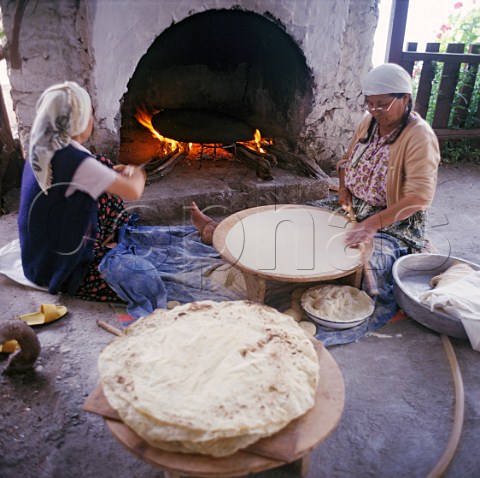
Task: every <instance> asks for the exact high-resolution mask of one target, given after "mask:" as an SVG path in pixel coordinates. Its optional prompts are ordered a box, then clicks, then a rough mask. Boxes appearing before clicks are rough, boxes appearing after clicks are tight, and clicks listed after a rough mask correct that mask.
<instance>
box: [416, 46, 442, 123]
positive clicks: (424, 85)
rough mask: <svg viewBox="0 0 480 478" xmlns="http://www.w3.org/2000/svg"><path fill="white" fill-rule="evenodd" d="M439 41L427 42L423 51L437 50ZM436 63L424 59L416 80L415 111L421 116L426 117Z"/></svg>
mask: <svg viewBox="0 0 480 478" xmlns="http://www.w3.org/2000/svg"><path fill="white" fill-rule="evenodd" d="M439 49H440V43H427V46H426V48H425V51H428V52H438V51H439ZM435 65H436V63H435V62H433V61H424V62H423V66H422V71H421V73H420V80H419V81H418V90H417V96H416V98H415V111H416V112H417V113H418V114H419V115H420V116H421V117H422V118H424V119H425V118H426V117H427V113H428V106H429V104H430V95H431V94H432V81H433V79H434V78H435V71H436V68H435Z"/></svg>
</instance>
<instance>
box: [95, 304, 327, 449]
mask: <svg viewBox="0 0 480 478" xmlns="http://www.w3.org/2000/svg"><path fill="white" fill-rule="evenodd" d="M98 365H99V371H100V378H101V382H102V386H103V391H104V393H105V396H106V398H107V400H108V402H109V403H110V405H111V406H112V407H113V408H114V409H115V410H117V412H118V413H119V415H120V417H121V419H122V420H123V421H124V423H125V424H127V425H128V426H129V427H130V428H132V429H133V430H134V431H135V432H136V433H137V434H138V435H140V436H141V437H142V438H144V439H145V441H147V442H148V443H149V444H150V445H152V446H155V447H159V448H162V449H167V450H170V451H181V452H190V453H192V452H193V453H204V454H211V455H214V456H226V455H229V454H232V453H235V452H236V451H237V450H239V449H241V448H244V447H246V446H248V445H250V444H252V443H254V442H255V441H257V440H258V439H260V438H262V437H265V436H269V435H272V434H273V433H275V432H277V431H279V430H280V429H282V428H283V427H285V426H286V425H287V424H288V423H289V422H290V421H291V420H293V419H295V418H297V417H299V416H301V415H303V414H304V413H305V412H306V411H308V410H309V409H310V408H312V407H313V405H314V397H315V391H316V388H317V384H318V358H317V354H316V352H315V349H314V347H313V344H312V343H311V341H310V340H309V339H308V337H307V336H306V335H305V332H304V331H303V330H302V329H301V328H300V327H299V326H298V324H297V323H296V322H295V320H294V319H292V318H291V317H289V316H287V315H285V314H282V313H280V312H278V311H277V310H275V309H273V308H270V307H267V306H263V305H259V304H254V303H251V302H248V301H231V302H211V301H202V302H194V303H191V304H185V305H181V306H177V307H175V308H174V309H171V310H158V311H156V312H154V313H153V314H152V315H150V316H148V317H145V318H143V319H140V320H139V321H137V322H136V323H134V324H133V325H131V326H130V327H129V328H128V329H127V331H126V334H125V335H124V336H121V337H118V338H117V339H115V340H114V341H113V342H112V343H111V344H110V345H108V346H107V347H106V348H105V349H104V350H103V351H102V352H101V354H100V357H99V361H98Z"/></svg>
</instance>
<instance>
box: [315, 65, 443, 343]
mask: <svg viewBox="0 0 480 478" xmlns="http://www.w3.org/2000/svg"><path fill="white" fill-rule="evenodd" d="M362 90H363V94H364V95H365V102H366V110H367V111H366V113H365V116H364V117H363V119H362V120H361V121H360V124H359V125H358V126H357V128H356V130H355V133H354V135H353V139H352V140H351V142H350V145H349V147H348V149H347V151H346V152H345V154H344V155H343V157H342V159H341V160H340V161H339V162H338V164H337V170H338V176H339V183H340V185H339V191H338V197H337V196H334V197H332V198H328V199H325V200H322V201H315V202H314V203H312V204H313V205H315V206H320V207H324V208H330V209H334V210H339V209H340V210H342V209H343V210H345V211H348V212H349V213H350V214H351V213H352V212H353V213H354V215H355V219H356V221H357V222H356V224H354V225H353V227H352V228H351V229H349V231H348V232H347V234H346V242H347V243H348V244H351V245H356V244H360V243H365V242H373V246H374V247H373V253H372V256H371V258H370V261H369V264H367V267H368V268H369V269H370V271H369V272H371V275H373V278H374V281H375V282H376V284H375V285H376V286H377V289H378V294H377V295H376V297H375V312H374V314H373V316H372V317H371V318H370V319H369V321H367V322H366V323H364V324H361V325H359V326H358V327H354V328H353V329H348V330H342V331H337V332H331V331H322V330H321V328H320V327H318V328H317V335H316V337H317V338H318V339H319V340H322V341H323V342H324V343H325V344H326V345H332V344H339V343H348V342H351V341H353V340H357V339H358V338H359V337H361V336H362V335H363V334H365V333H366V332H368V331H372V330H375V329H377V328H378V327H380V326H382V325H383V324H385V323H386V322H388V320H390V319H391V318H392V317H393V316H394V315H395V313H396V311H397V310H398V306H397V304H396V302H395V298H394V295H393V284H394V281H393V276H392V266H393V263H394V262H395V261H396V259H398V258H399V257H401V256H403V255H405V254H409V253H415V252H420V251H422V250H424V247H425V245H426V237H425V230H426V225H427V212H426V211H427V209H428V207H429V206H430V204H431V202H432V200H433V196H434V193H435V187H436V181H437V170H438V164H439V162H440V153H439V146H438V141H437V138H436V136H435V134H434V132H433V130H432V129H431V128H430V126H429V125H428V124H427V123H426V122H425V121H424V120H423V119H422V118H421V117H420V116H419V115H418V114H417V113H415V112H414V111H412V80H411V78H410V75H409V74H408V73H407V72H406V71H405V70H404V69H403V68H401V67H400V66H398V65H395V64H391V63H387V64H383V65H380V66H378V67H376V68H374V69H373V70H371V71H370V72H369V73H368V75H367V76H366V77H365V79H364V81H363V86H362ZM369 285H370V283H369V281H366V280H364V283H363V284H362V288H363V289H364V290H365V291H366V292H372V290H370V287H369ZM376 292H377V291H376Z"/></svg>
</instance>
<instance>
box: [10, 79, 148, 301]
mask: <svg viewBox="0 0 480 478" xmlns="http://www.w3.org/2000/svg"><path fill="white" fill-rule="evenodd" d="M92 130H93V114H92V104H91V100H90V96H89V95H88V93H87V92H86V91H85V90H84V89H83V88H81V87H80V86H79V85H78V84H77V83H74V82H71V81H67V82H65V83H61V84H57V85H53V86H51V87H50V88H48V89H47V90H46V91H45V92H44V93H43V94H42V95H41V97H40V99H39V101H38V103H37V111H36V116H35V120H34V123H33V126H32V131H31V136H30V145H29V157H28V161H27V162H26V164H25V168H24V172H23V178H22V188H21V197H20V210H19V217H18V228H19V236H20V245H21V252H22V266H23V270H24V273H25V276H26V277H27V278H28V279H29V280H31V281H32V282H34V283H36V284H38V285H40V286H45V287H48V290H49V292H51V293H52V294H57V293H58V292H66V293H69V294H75V295H77V296H78V297H81V298H84V299H91V300H100V301H102V300H118V298H117V295H116V294H115V292H114V291H113V290H112V289H111V288H110V287H109V286H108V284H107V283H106V282H105V281H104V280H103V279H102V277H101V275H100V272H99V271H98V264H99V263H100V261H101V259H102V257H103V256H104V254H105V253H106V251H107V250H108V249H107V247H106V242H108V240H109V239H110V238H111V237H112V236H113V235H114V234H115V233H116V231H117V230H118V228H119V227H120V226H122V225H123V224H125V223H128V221H129V217H128V215H127V214H126V213H125V211H124V205H123V200H122V198H125V199H138V198H139V197H140V196H141V194H142V193H143V189H144V185H145V174H144V172H143V171H142V170H140V169H138V168H134V167H131V166H124V165H118V166H115V167H113V166H112V163H111V162H110V161H109V160H108V159H107V158H105V157H104V156H101V155H98V156H93V155H92V154H91V153H90V151H88V150H87V149H86V148H85V147H84V146H82V144H81V143H84V142H86V141H87V140H88V138H89V137H90V135H91V133H92Z"/></svg>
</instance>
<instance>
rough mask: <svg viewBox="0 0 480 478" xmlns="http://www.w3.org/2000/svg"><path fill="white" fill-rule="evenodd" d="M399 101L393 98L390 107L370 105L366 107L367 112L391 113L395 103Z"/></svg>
mask: <svg viewBox="0 0 480 478" xmlns="http://www.w3.org/2000/svg"><path fill="white" fill-rule="evenodd" d="M396 100H397V98H396V97H395V98H393V100H392V101H391V103H390V104H389V105H388V106H376V107H375V106H370V105H368V104H367V105H365V107H366V108H367V110H368V111H369V112H370V113H375V112H377V113H383V112H385V113H388V112H389V111H390V108H391V107H392V105H393V103H395V101H396Z"/></svg>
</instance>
